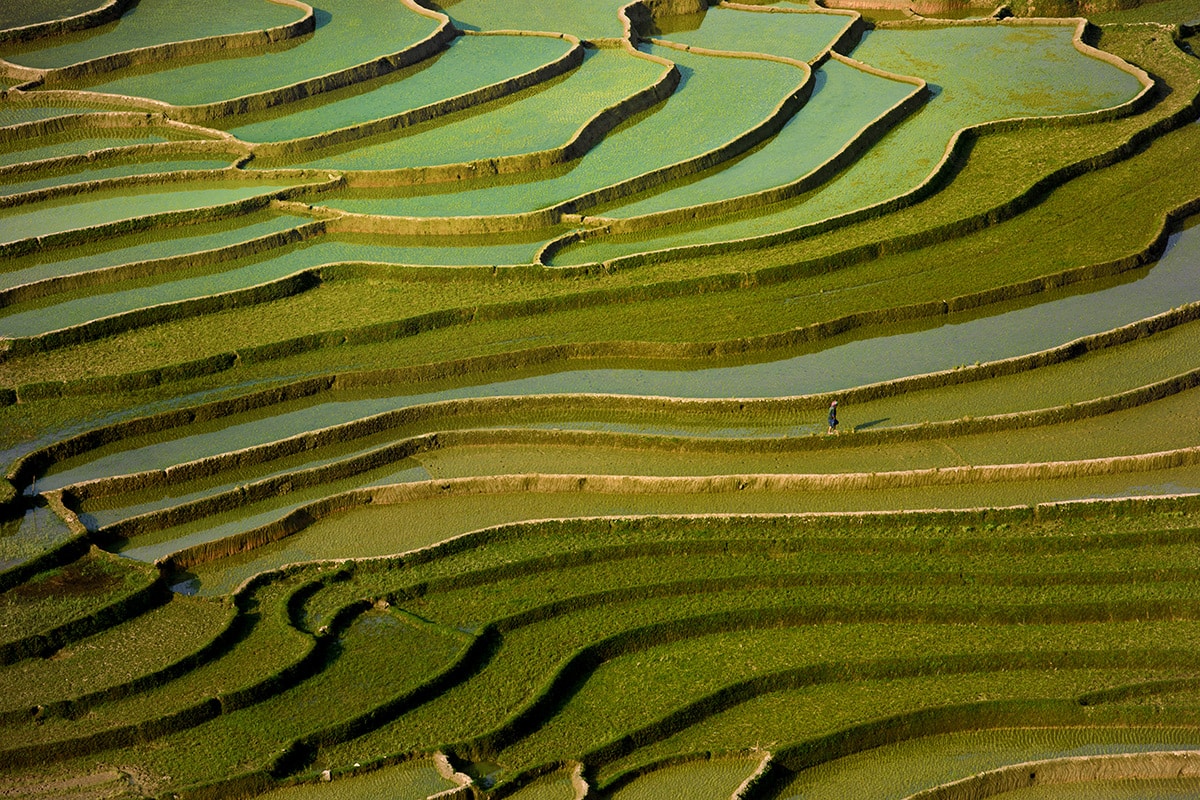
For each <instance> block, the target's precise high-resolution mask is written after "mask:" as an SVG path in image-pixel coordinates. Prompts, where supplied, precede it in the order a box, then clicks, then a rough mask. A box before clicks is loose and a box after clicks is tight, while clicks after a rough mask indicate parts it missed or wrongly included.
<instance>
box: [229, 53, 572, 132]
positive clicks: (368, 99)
mask: <svg viewBox="0 0 1200 800" xmlns="http://www.w3.org/2000/svg"><path fill="white" fill-rule="evenodd" d="M570 48H571V44H570V43H569V42H567V41H565V40H563V39H550V38H547V37H542V36H459V37H458V38H457V39H455V40H454V41H452V42H451V43H450V46H449V47H448V48H447V49H446V51H445V52H443V53H441V54H439V55H437V56H434V57H433V58H431V59H427V60H426V61H423V62H421V63H420V64H419V65H416V66H414V67H409V68H408V69H406V70H402V71H401V72H400V73H399V74H396V75H389V76H387V77H385V78H381V79H378V80H374V81H368V82H364V83H360V84H357V85H355V86H354V87H351V88H349V89H345V90H341V91H339V92H336V93H329V94H323V95H318V96H317V97H316V98H313V99H312V100H308V101H301V102H299V103H289V104H287V105H286V106H284V107H283V108H282V109H280V110H278V111H276V112H274V113H273V114H271V115H270V116H265V117H263V118H261V119H242V118H239V117H234V118H232V119H230V120H229V121H228V123H227V124H222V125H221V127H223V128H225V129H226V130H228V131H229V132H230V133H232V134H233V135H234V136H237V137H238V138H239V139H242V140H243V141H247V142H280V141H285V140H288V139H299V138H302V137H305V136H312V135H314V134H318V133H321V132H323V131H328V130H336V129H338V128H345V127H349V126H351V125H355V124H359V123H363V122H368V121H370V120H374V119H380V118H383V117H388V116H391V115H393V114H398V113H401V112H403V111H406V110H409V109H413V108H420V107H422V106H426V105H429V104H430V103H434V102H436V101H438V100H442V99H445V98H448V97H454V96H456V95H460V94H465V93H466V92H469V91H472V90H474V89H478V88H480V87H482V86H487V85H489V84H493V83H498V82H500V81H502V80H505V79H506V78H509V77H512V76H515V75H520V74H522V73H525V72H529V71H530V70H533V69H535V68H536V67H538V66H540V65H542V64H545V63H548V62H550V61H554V60H555V59H557V58H559V57H560V56H562V55H563V54H565V53H566V52H567V51H568V50H569V49H570ZM390 136H396V134H395V133H392V134H390ZM477 144H478V143H477Z"/></svg>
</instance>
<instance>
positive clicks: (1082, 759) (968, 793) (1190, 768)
mask: <svg viewBox="0 0 1200 800" xmlns="http://www.w3.org/2000/svg"><path fill="white" fill-rule="evenodd" d="M1198 777H1200V751H1196V750H1175V751H1171V752H1152V753H1122V754H1119V755H1091V756H1072V757H1068V758H1055V759H1042V760H1039V761H1025V762H1022V763H1020V764H1011V765H1009V766H1007V767H1000V768H999V769H994V770H990V771H988V772H982V773H979V774H976V775H972V776H971V777H969V778H962V779H960V780H957V781H954V782H953V783H947V784H942V785H941V786H935V787H932V788H930V789H924V790H922V791H919V792H916V793H915V794H912V795H909V796H908V797H906V798H904V800H962V799H963V798H968V797H991V796H992V795H997V794H1004V793H1006V792H1014V791H1016V790H1018V789H1024V788H1026V787H1029V786H1056V785H1061V784H1075V783H1083V782H1087V783H1090V782H1095V781H1113V780H1130V779H1136V780H1149V779H1155V778H1159V779H1164V778H1198Z"/></svg>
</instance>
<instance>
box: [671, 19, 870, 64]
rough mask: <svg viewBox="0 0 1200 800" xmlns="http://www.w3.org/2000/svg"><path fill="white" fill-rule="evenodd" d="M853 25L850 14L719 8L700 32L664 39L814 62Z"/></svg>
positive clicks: (712, 48) (702, 25)
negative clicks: (789, 12)
mask: <svg viewBox="0 0 1200 800" xmlns="http://www.w3.org/2000/svg"><path fill="white" fill-rule="evenodd" d="M852 22H853V17H850V16H848V15H846V14H830V13H823V12H816V13H808V12H805V13H798V14H781V13H770V12H763V11H745V10H742V9H735V8H721V7H717V8H710V9H709V10H708V11H706V12H705V14H704V21H703V22H702V23H701V25H700V27H699V28H698V29H696V30H693V31H671V32H668V33H664V34H662V35H661V37H660V38H663V39H667V40H669V41H672V42H678V43H679V44H686V45H688V46H689V47H703V48H706V49H709V50H726V51H730V52H735V53H765V54H767V55H774V56H783V57H784V58H794V59H796V60H798V61H812V60H813V59H814V58H816V57H817V56H818V55H820V54H821V53H822V52H824V51H825V50H827V49H828V48H829V46H830V45H831V44H833V42H834V40H835V39H837V37H838V35H839V34H841V32H842V31H844V30H845V29H846V28H848V27H850V25H851V24H852Z"/></svg>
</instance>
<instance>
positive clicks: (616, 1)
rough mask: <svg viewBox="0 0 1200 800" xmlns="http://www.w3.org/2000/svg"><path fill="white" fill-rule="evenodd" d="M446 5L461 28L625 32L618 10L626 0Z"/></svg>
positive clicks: (487, 0)
mask: <svg viewBox="0 0 1200 800" xmlns="http://www.w3.org/2000/svg"><path fill="white" fill-rule="evenodd" d="M446 5H447V8H446V13H448V14H449V15H450V19H451V20H453V21H454V24H455V26H456V27H458V28H461V29H463V30H476V31H478V30H484V31H547V32H553V33H572V34H574V35H576V36H578V37H579V38H581V39H610V38H615V37H621V36H624V35H625V33H624V28H623V27H622V24H621V19H620V17H619V16H618V13H617V12H619V11H620V10H621V7H622V6H625V5H628V0H522V2H519V3H509V2H503V0H460V2H455V3H447V4H446Z"/></svg>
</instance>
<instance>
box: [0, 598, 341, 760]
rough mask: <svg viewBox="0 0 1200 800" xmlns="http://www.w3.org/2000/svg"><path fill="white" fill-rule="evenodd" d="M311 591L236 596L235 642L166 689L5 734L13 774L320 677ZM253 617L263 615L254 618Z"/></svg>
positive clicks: (0, 732)
mask: <svg viewBox="0 0 1200 800" xmlns="http://www.w3.org/2000/svg"><path fill="white" fill-rule="evenodd" d="M304 591H305V585H304V584H303V583H297V582H294V581H278V582H276V583H275V584H274V585H272V586H266V587H263V586H260V585H258V584H254V583H250V584H247V586H246V587H245V588H244V589H243V590H241V591H239V592H237V593H235V595H234V597H233V603H234V605H235V606H236V607H237V609H238V615H237V617H236V618H235V620H234V623H233V631H232V632H231V636H232V641H227V642H226V643H225V644H226V646H225V647H223V648H222V649H221V650H220V651H219V652H210V653H208V655H211V656H212V659H211V660H208V661H204V662H202V663H200V664H194V665H192V666H193V668H192V669H190V670H188V671H186V672H184V673H183V674H182V675H179V676H177V677H175V678H174V680H171V681H167V682H165V683H163V684H161V685H157V686H154V687H147V688H144V689H143V690H142V691H140V692H137V693H134V694H132V695H130V696H127V697H122V698H117V699H114V700H110V701H109V702H106V703H100V704H98V705H96V706H94V707H93V708H92V709H91V710H90V713H88V714H87V715H85V716H83V717H81V718H79V719H61V718H57V717H53V716H51V717H47V718H45V719H43V720H42V721H41V724H40V725H26V726H24V727H21V728H17V727H11V726H10V727H9V728H0V743H2V744H3V746H4V749H3V750H0V753H2V754H3V756H4V758H5V760H6V763H7V764H11V765H13V766H19V765H28V764H37V763H44V762H46V761H47V760H56V759H62V758H66V757H71V756H80V755H87V754H89V753H93V752H98V751H101V750H106V749H111V748H113V747H122V746H128V745H131V744H134V743H136V742H140V741H148V740H152V739H155V738H157V737H160V736H164V735H167V734H169V733H172V732H175V731H179V730H184V729H187V728H190V727H194V726H195V725H198V724H200V723H202V722H204V721H207V720H210V719H212V718H214V717H217V716H220V715H221V714H226V713H231V712H233V711H236V710H238V709H241V708H245V707H247V706H250V705H254V704H255V703H258V702H260V701H261V700H263V699H266V698H269V697H271V696H273V695H276V694H278V693H279V692H281V691H283V690H285V689H287V688H288V687H289V686H292V685H294V684H295V683H296V682H298V681H302V680H303V679H304V678H306V677H308V676H310V675H312V674H313V673H314V671H316V670H318V669H319V668H320V666H321V664H322V662H323V658H324V653H322V652H321V651H320V649H319V648H317V646H316V638H315V637H314V636H312V635H310V634H308V633H303V632H301V631H300V630H298V629H297V627H296V626H295V625H294V624H293V618H292V609H291V605H290V604H291V602H292V601H291V598H292V597H293V595H294V594H296V593H297V592H301V593H302V592H304ZM252 609H257V611H256V612H254V613H252Z"/></svg>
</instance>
